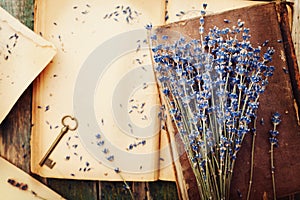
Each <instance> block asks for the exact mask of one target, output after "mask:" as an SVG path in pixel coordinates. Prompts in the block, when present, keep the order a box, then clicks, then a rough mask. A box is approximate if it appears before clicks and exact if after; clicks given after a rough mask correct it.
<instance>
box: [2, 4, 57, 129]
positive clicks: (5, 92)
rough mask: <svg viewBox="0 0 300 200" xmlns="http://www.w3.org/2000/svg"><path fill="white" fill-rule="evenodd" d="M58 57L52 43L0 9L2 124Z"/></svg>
mask: <svg viewBox="0 0 300 200" xmlns="http://www.w3.org/2000/svg"><path fill="white" fill-rule="evenodd" d="M55 53H56V51H55V48H54V46H53V45H52V44H51V43H49V42H47V41H46V40H44V39H43V38H41V37H40V36H39V35H37V34H35V33H34V32H33V31H31V30H30V29H29V28H27V27H26V26H25V25H23V24H21V22H19V21H18V20H17V19H15V18H14V17H12V16H11V15H10V14H9V13H7V12H6V11H5V10H4V9H2V8H1V7H0V99H1V104H0V123H1V122H2V121H3V119H4V118H5V116H6V115H7V114H8V113H9V111H10V110H11V108H12V107H13V105H14V104H15V103H16V101H17V100H18V98H19V97H20V96H21V94H22V93H23V92H24V90H25V89H26V88H27V87H28V86H29V85H30V83H31V82H32V81H33V80H34V79H35V78H36V77H37V75H38V74H39V73H40V72H41V71H42V70H43V69H44V68H45V67H46V65H47V64H48V63H49V62H50V60H51V59H52V58H53V56H54V55H55Z"/></svg>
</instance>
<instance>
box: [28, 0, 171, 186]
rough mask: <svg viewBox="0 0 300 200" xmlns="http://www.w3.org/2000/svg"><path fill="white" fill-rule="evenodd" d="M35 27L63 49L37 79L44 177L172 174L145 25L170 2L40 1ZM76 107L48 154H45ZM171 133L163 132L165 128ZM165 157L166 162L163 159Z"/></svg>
mask: <svg viewBox="0 0 300 200" xmlns="http://www.w3.org/2000/svg"><path fill="white" fill-rule="evenodd" d="M36 8H37V10H36V18H35V19H36V20H35V22H36V23H35V31H36V32H37V33H39V34H41V35H43V37H45V38H47V39H48V40H50V41H52V42H53V43H54V44H55V46H56V47H57V49H58V53H57V55H56V56H55V57H54V59H53V61H52V63H51V64H50V65H48V67H47V68H46V69H45V70H44V71H43V73H42V74H41V75H40V76H39V77H38V79H37V80H36V82H35V84H34V97H33V124H34V126H33V129H32V140H31V147H32V160H31V167H32V172H34V173H37V174H39V175H41V176H44V177H55V178H72V179H90V180H118V181H121V180H123V179H125V180H128V181H133V180H134V181H143V180H145V181H151V180H158V179H163V180H174V173H173V167H172V160H171V158H170V152H169V149H168V146H166V147H164V149H165V150H161V151H160V149H163V147H162V146H161V145H160V144H161V142H160V141H163V140H164V139H163V137H165V136H163V135H162V134H160V133H161V130H160V129H161V127H160V123H159V118H158V117H157V116H158V115H159V112H160V106H159V105H160V102H159V98H158V91H157V88H156V84H155V79H154V74H153V72H152V65H151V58H150V56H149V51H148V44H147V31H146V29H145V26H146V25H147V24H148V25H149V26H151V25H150V23H152V24H153V25H162V24H164V10H165V2H164V1H160V0H155V1H118V2H117V3H116V2H107V1H84V2H78V1H74V0H67V1H63V2H62V1H52V0H51V1H50V0H49V1H36ZM65 115H71V116H74V117H76V119H77V120H78V128H77V130H75V131H68V132H67V133H66V135H65V136H64V137H63V138H62V140H61V141H60V142H59V143H58V145H57V147H56V148H55V149H54V151H53V152H52V154H51V156H50V158H51V159H52V160H53V161H54V162H56V164H55V166H54V167H53V168H52V169H51V168H49V167H48V166H47V165H44V166H42V167H41V166H40V165H39V162H40V160H41V159H42V157H43V155H44V154H45V153H46V151H47V150H48V149H49V147H50V145H51V144H52V143H53V141H54V140H55V138H56V137H57V136H58V134H59V133H60V130H61V128H62V124H61V119H62V118H63V117H64V116H65ZM164 135H165V134H164ZM161 163H167V164H164V165H163V166H162V165H161Z"/></svg>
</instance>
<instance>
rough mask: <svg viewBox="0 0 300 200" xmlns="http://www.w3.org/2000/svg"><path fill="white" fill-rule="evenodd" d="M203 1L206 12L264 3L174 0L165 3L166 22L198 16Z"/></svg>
mask: <svg viewBox="0 0 300 200" xmlns="http://www.w3.org/2000/svg"><path fill="white" fill-rule="evenodd" d="M203 3H206V4H207V8H206V13H207V14H215V13H220V12H224V11H227V10H233V9H237V8H242V7H246V6H251V5H256V4H262V3H266V2H263V1H245V0H226V1H220V0H205V1H204V0H202V1H196V0H191V1H184V0H174V1H169V2H168V4H167V11H168V20H167V23H172V22H175V21H181V20H185V19H189V18H193V17H198V16H200V11H201V10H203Z"/></svg>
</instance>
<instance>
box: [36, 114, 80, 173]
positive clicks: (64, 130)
mask: <svg viewBox="0 0 300 200" xmlns="http://www.w3.org/2000/svg"><path fill="white" fill-rule="evenodd" d="M70 121H73V122H72V124H73V125H70V124H68V123H70ZM61 123H62V125H63V127H62V129H61V131H60V133H59V135H58V136H57V138H56V139H55V140H54V142H53V143H52V145H51V146H50V148H49V149H48V151H47V152H46V154H45V155H44V156H43V158H42V160H41V161H40V163H39V165H40V166H41V167H42V166H43V165H46V166H48V167H49V168H50V169H52V168H53V167H54V165H55V164H56V162H54V161H53V160H51V159H50V158H49V156H50V155H51V153H52V152H53V150H54V149H55V147H56V146H57V144H58V143H59V141H60V140H61V139H62V138H63V136H64V135H65V134H66V133H67V132H68V131H69V130H70V131H74V130H76V129H77V127H78V121H77V119H76V118H75V117H71V116H70V115H66V116H64V117H63V118H62V120H61Z"/></svg>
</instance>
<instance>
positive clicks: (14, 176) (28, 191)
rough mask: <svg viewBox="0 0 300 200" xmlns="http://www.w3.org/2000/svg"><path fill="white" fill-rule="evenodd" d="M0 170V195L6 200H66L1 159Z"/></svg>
mask: <svg viewBox="0 0 300 200" xmlns="http://www.w3.org/2000/svg"><path fill="white" fill-rule="evenodd" d="M0 170H1V173H0V194H1V198H3V197H5V200H15V199H22V200H34V199H47V200H58V199H64V198H63V197H61V196H60V195H59V194H57V193H56V192H54V191H53V190H51V189H50V188H48V187H46V186H45V185H44V184H42V183H40V182H39V181H37V180H36V179H34V178H32V177H31V176H29V175H28V174H27V173H25V172H24V171H22V170H20V169H19V168H17V167H16V166H14V165H12V164H11V163H9V162H8V161H6V160H5V159H3V158H1V157H0ZM17 186H18V187H17Z"/></svg>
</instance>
